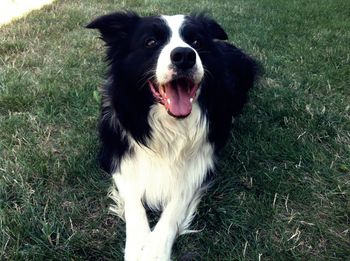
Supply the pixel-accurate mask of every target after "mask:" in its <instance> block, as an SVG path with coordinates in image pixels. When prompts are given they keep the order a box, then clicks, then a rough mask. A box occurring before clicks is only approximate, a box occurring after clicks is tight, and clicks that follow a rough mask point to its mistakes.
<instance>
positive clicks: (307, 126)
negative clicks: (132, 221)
mask: <svg viewBox="0 0 350 261" xmlns="http://www.w3.org/2000/svg"><path fill="white" fill-rule="evenodd" d="M203 7H204V8H206V9H207V10H209V13H210V14H212V16H213V17H215V18H217V20H218V21H219V22H220V23H221V24H222V25H223V27H224V28H225V29H226V30H227V32H228V34H229V36H230V40H231V41H232V42H234V43H235V44H236V45H237V46H239V47H241V48H243V49H245V50H246V51H247V52H249V53H250V54H252V55H253V56H255V57H256V58H257V59H258V60H259V61H260V62H261V64H262V65H263V66H264V68H265V73H264V75H263V77H262V78H261V80H260V82H259V84H258V85H257V88H255V90H254V91H253V92H252V93H251V99H250V103H249V105H248V106H247V107H246V110H245V112H244V115H243V116H242V117H241V118H240V120H239V121H238V122H237V123H236V124H235V126H234V128H233V130H232V138H231V141H230V143H229V144H228V145H227V146H226V149H225V151H224V152H223V153H222V157H221V159H220V161H219V166H218V170H217V178H216V183H215V185H214V186H213V188H212V190H211V191H209V193H208V194H207V195H206V196H205V197H204V199H203V201H202V202H201V204H200V207H199V211H198V215H197V218H196V219H195V221H194V223H193V226H192V227H193V228H194V229H203V231H202V232H201V233H196V234H190V235H186V236H181V237H180V238H179V239H178V240H177V242H176V244H175V246H174V258H175V259H176V258H178V257H180V256H181V255H182V254H184V253H186V252H188V251H192V252H196V253H198V255H199V256H200V257H201V258H198V259H199V260H306V259H311V260H346V259H348V258H349V256H350V247H349V246H350V231H349V227H350V224H349V223H350V220H349V216H350V197H349V192H350V89H349V83H350V48H349V42H350V16H349V13H350V2H348V1H342V0H334V1H327V0H319V1H312V0H293V1H283V0H263V1H258V0H235V1H207V0H198V1H194V2H191V4H189V2H188V1H183V0H181V1H176V3H175V2H174V1H170V0H166V1H160V0H133V1H131V0H130V1H107V0H100V1H98V2H97V1H91V0H86V1H57V2H55V3H54V4H53V5H51V6H47V7H45V8H44V9H42V10H40V11H35V12H33V13H31V14H30V15H28V16H26V17H24V18H22V19H20V20H18V21H15V22H13V23H12V24H10V25H6V26H3V27H1V28H0V34H1V38H0V123H1V124H0V259H1V260H6V259H8V260H83V259H84V260H112V259H114V260H115V259H117V260H121V259H122V255H123V253H122V248H123V245H124V241H123V240H124V236H125V235H124V224H123V222H122V221H120V220H118V219H117V218H116V217H114V216H111V215H110V214H109V213H108V205H109V204H110V203H111V201H110V200H109V199H108V198H107V190H108V187H109V185H110V180H109V177H108V176H106V175H105V174H104V173H102V171H100V170H99V169H98V167H97V166H96V161H95V155H96V150H97V144H98V140H97V133H96V122H97V116H98V111H99V102H98V100H97V99H96V98H94V97H96V95H94V93H95V92H96V90H97V88H98V86H99V85H100V84H101V83H102V81H103V79H102V76H103V72H104V71H105V69H106V65H105V64H104V62H103V49H104V48H103V44H102V43H101V41H99V40H98V39H97V35H96V33H93V32H91V31H87V30H85V29H84V28H83V26H84V25H85V24H86V23H87V22H88V21H90V20H92V18H94V17H96V16H98V15H101V14H103V13H107V12H109V11H110V10H116V9H121V8H128V9H132V10H135V11H137V12H140V13H141V14H143V15H148V14H155V13H168V14H175V13H190V12H191V11H193V10H203Z"/></svg>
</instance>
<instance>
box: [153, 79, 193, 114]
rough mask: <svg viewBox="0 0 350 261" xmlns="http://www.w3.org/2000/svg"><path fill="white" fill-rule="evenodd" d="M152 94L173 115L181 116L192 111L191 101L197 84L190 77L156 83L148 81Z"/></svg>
mask: <svg viewBox="0 0 350 261" xmlns="http://www.w3.org/2000/svg"><path fill="white" fill-rule="evenodd" d="M148 85H149V87H150V89H151V92H152V94H153V96H154V97H155V98H156V100H157V101H159V102H160V103H162V104H163V105H164V106H165V108H166V110H167V111H168V113H169V114H170V115H172V116H174V117H179V118H183V117H186V116H188V115H189V114H190V113H191V111H192V102H193V99H194V98H195V96H196V92H197V90H198V87H199V85H198V84H195V83H194V82H193V81H192V80H191V79H188V78H178V79H174V80H172V81H170V82H167V83H165V84H161V85H158V84H157V83H155V82H151V81H148Z"/></svg>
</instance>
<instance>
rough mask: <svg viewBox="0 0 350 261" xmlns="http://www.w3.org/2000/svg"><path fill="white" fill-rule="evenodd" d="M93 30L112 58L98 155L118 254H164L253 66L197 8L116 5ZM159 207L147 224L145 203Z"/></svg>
mask: <svg viewBox="0 0 350 261" xmlns="http://www.w3.org/2000/svg"><path fill="white" fill-rule="evenodd" d="M88 28H97V29H99V30H100V32H101V35H102V39H103V40H104V41H105V42H106V43H107V46H108V52H107V57H108V59H109V61H110V65H111V66H110V70H109V73H108V81H107V83H106V84H105V85H104V87H103V88H102V114H101V119H100V138H101V142H102V147H101V152H100V163H101V166H102V168H103V169H105V170H106V171H107V172H109V173H111V174H113V182H114V185H115V186H114V187H113V188H112V198H113V199H114V201H115V202H116V206H115V207H113V210H114V211H115V212H116V213H117V214H118V215H119V216H120V217H122V218H124V219H125V221H126V246H125V259H126V260H141V261H142V260H147V261H148V260H169V259H170V254H171V247H172V245H173V242H174V240H175V238H176V236H177V235H178V234H183V233H185V232H186V231H188V230H187V229H188V227H189V225H190V223H191V220H192V217H193V215H194V213H195V210H196V206H197V204H198V202H199V200H200V197H201V194H202V191H203V190H204V189H205V186H206V180H207V178H208V177H209V176H210V174H211V172H212V171H213V168H214V165H215V157H216V155H217V152H218V151H219V149H220V148H221V147H222V146H223V145H224V143H225V141H226V140H227V138H228V136H229V131H230V126H231V122H232V117H233V116H236V115H238V114H239V113H240V112H241V110H242V107H243V105H244V103H245V102H246V97H247V91H248V89H249V88H250V87H251V86H252V85H253V82H254V79H255V74H256V64H255V62H254V61H253V60H252V59H251V58H249V57H248V56H247V55H245V54H244V53H243V52H242V51H241V50H239V49H238V48H236V47H234V46H232V45H230V44H228V43H226V42H223V41H222V40H226V39H227V35H226V33H225V32H224V30H223V29H222V28H221V27H220V26H219V25H218V24H217V23H216V22H215V21H213V20H212V19H210V18H207V17H205V16H203V15H194V16H183V15H176V16H153V17H139V16H138V15H136V14H135V13H131V12H121V13H114V14H110V15H106V16H102V17H100V18H98V19H96V20H95V21H93V22H92V23H90V24H89V25H88ZM145 205H147V206H148V207H149V208H151V209H153V210H157V211H162V214H161V217H160V219H159V221H158V223H157V224H156V226H155V227H154V228H153V230H152V231H151V229H150V227H149V223H148V219H147V216H146V212H145V209H144V206H145Z"/></svg>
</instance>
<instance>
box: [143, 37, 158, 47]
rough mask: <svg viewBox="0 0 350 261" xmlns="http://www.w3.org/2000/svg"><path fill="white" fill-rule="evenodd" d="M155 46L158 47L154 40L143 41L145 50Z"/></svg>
mask: <svg viewBox="0 0 350 261" xmlns="http://www.w3.org/2000/svg"><path fill="white" fill-rule="evenodd" d="M157 45H158V41H157V40H156V39H154V38H150V39H147V40H146V41H145V46H146V47H147V48H152V47H155V46H157Z"/></svg>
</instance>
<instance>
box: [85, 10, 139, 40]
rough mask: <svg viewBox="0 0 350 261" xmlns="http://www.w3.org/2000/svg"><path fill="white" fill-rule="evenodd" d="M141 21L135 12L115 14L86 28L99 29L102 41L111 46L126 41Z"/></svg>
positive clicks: (96, 20)
mask: <svg viewBox="0 0 350 261" xmlns="http://www.w3.org/2000/svg"><path fill="white" fill-rule="evenodd" d="M139 19H140V17H139V16H138V15H137V14H136V13H134V12H129V11H123V12H115V13H112V14H108V15H104V16H100V17H98V18H97V19H95V20H93V21H92V22H91V23H89V24H88V25H87V26H86V28H89V29H98V30H99V31H100V33H101V38H102V40H104V41H105V42H106V43H107V44H109V45H111V44H113V43H118V42H120V41H122V40H123V39H125V38H126V37H127V36H128V34H129V33H130V31H131V30H132V28H133V25H134V24H135V23H136V22H137V21H138V20H139Z"/></svg>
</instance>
